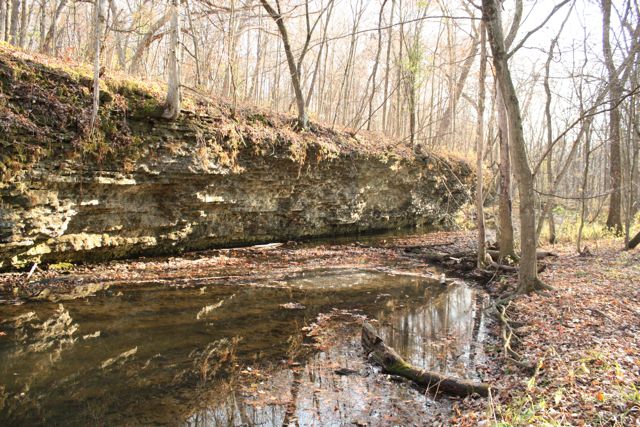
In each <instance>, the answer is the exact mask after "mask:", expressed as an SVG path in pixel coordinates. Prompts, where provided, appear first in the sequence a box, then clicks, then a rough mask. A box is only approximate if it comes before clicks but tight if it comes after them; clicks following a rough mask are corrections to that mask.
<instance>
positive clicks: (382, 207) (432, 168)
mask: <svg viewBox="0 0 640 427" xmlns="http://www.w3.org/2000/svg"><path fill="white" fill-rule="evenodd" d="M320 151H321V150H320V149H319V147H314V146H313V145H310V146H309V147H307V148H306V154H305V156H304V160H303V161H296V160H294V159H292V157H291V155H290V151H289V150H288V149H287V148H286V147H283V146H279V147H274V148H273V150H272V151H271V152H269V151H268V150H266V152H257V151H256V150H253V149H249V148H243V149H240V150H239V152H238V155H237V159H236V161H235V163H234V166H233V167H229V166H222V165H221V164H220V163H218V162H215V161H211V160H210V159H209V158H208V156H206V155H205V154H206V153H205V154H203V152H202V150H201V149H199V148H198V147H197V145H196V144H188V143H187V144H183V145H181V146H180V147H179V148H178V149H176V148H175V147H169V146H168V145H163V144H162V143H158V145H157V147H155V149H154V150H153V156H151V155H150V156H147V158H143V159H140V160H138V161H137V162H136V163H135V165H134V166H133V168H132V169H133V171H132V172H129V173H125V172H124V171H123V170H118V171H99V170H83V168H81V167H79V166H78V165H75V166H73V165H71V164H66V165H63V166H61V165H60V162H58V163H55V164H54V163H51V164H50V166H48V165H49V163H47V162H41V163H40V164H38V165H37V166H36V167H35V168H34V169H32V170H31V171H29V172H28V173H25V174H24V175H23V176H22V177H20V178H19V179H16V180H14V181H13V182H11V183H4V184H2V185H1V186H0V197H1V204H0V269H10V268H24V267H25V266H27V265H29V264H30V263H33V262H59V261H70V262H73V261H100V260H106V259H113V258H126V257H134V256H139V255H157V254H173V253H179V252H180V251H184V250H191V249H203V248H210V247H216V246H230V245H238V244H249V243H257V242H268V241H283V240H289V239H297V238H301V237H311V236H325V235H334V234H349V233H358V232H363V231H372V230H390V229H397V228H402V227H413V226H427V225H433V226H440V227H448V226H450V225H451V224H452V219H453V214H454V213H455V211H456V210H457V209H458V208H459V207H460V206H461V205H462V204H464V203H466V202H467V201H468V200H469V198H470V191H469V189H470V188H471V179H472V177H471V172H470V170H469V167H468V166H467V165H466V164H464V163H460V162H451V161H445V160H442V159H440V158H438V157H435V156H434V157H430V156H426V157H425V156H423V157H421V158H417V159H416V158H414V157H412V158H394V157H390V158H383V157H381V156H370V155H366V154H363V153H359V152H350V153H340V154H337V155H335V156H331V157H330V158H326V156H323V155H321V154H320Z"/></svg>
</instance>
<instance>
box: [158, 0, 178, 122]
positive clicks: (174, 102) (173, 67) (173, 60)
mask: <svg viewBox="0 0 640 427" xmlns="http://www.w3.org/2000/svg"><path fill="white" fill-rule="evenodd" d="M170 10H171V30H170V32H171V38H170V42H169V43H170V45H169V56H168V58H167V66H168V68H169V85H168V88H167V99H166V101H165V107H164V112H163V113H162V117H164V118H165V119H171V120H175V119H177V118H178V116H179V115H180V103H181V99H182V94H181V90H180V58H179V53H178V49H179V46H180V0H171V8H170Z"/></svg>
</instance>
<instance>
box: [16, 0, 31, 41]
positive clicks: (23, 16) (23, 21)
mask: <svg viewBox="0 0 640 427" xmlns="http://www.w3.org/2000/svg"><path fill="white" fill-rule="evenodd" d="M30 15H31V13H30V11H27V1H26V0H23V1H22V7H21V8H20V31H19V32H18V46H20V48H22V49H24V46H25V43H26V40H27V26H28V24H29V17H30Z"/></svg>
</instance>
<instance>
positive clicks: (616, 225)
mask: <svg viewBox="0 0 640 427" xmlns="http://www.w3.org/2000/svg"><path fill="white" fill-rule="evenodd" d="M610 31H611V0H602V46H603V53H604V62H605V65H606V66H607V71H608V73H609V81H610V84H611V88H610V91H609V100H610V102H611V107H613V106H614V104H615V103H617V102H619V100H620V98H622V85H621V82H620V79H619V78H618V74H617V72H616V67H615V65H614V63H613V54H612V52H611V42H610V40H609V33H610ZM609 149H610V150H611V151H610V163H609V178H610V180H611V187H610V188H611V197H610V198H609V214H608V216H607V227H608V228H610V229H611V230H613V231H614V232H615V233H616V234H620V233H621V232H622V192H621V190H620V187H621V184H622V169H621V167H622V165H621V158H620V110H619V108H618V107H615V108H611V111H609Z"/></svg>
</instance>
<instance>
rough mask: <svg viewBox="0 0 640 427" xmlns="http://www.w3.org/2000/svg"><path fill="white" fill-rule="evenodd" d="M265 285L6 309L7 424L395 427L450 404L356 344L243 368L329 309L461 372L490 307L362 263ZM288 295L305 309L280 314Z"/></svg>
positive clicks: (284, 347)
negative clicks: (370, 426) (368, 425)
mask: <svg viewBox="0 0 640 427" xmlns="http://www.w3.org/2000/svg"><path fill="white" fill-rule="evenodd" d="M264 284H265V285H270V287H250V286H236V285H233V286H208V287H206V288H201V289H180V290H177V289H175V288H172V287H171V286H166V287H158V286H149V287H143V286H142V287H135V288H131V289H126V288H125V289H121V291H122V293H120V291H114V292H113V295H111V296H107V295H105V296H100V297H95V298H90V299H87V300H77V301H67V302H65V303H64V306H58V305H55V304H47V303H43V304H38V305H31V306H29V307H28V308H25V307H6V309H5V308H3V320H0V322H1V323H0V330H1V331H2V332H5V333H6V336H1V337H0V360H2V362H3V363H2V365H1V366H0V424H1V425H37V424H38V425H39V424H47V425H49V424H51V425H55V424H66V425H88V424H90V425H143V424H168V425H176V424H182V423H185V422H186V424H187V425H194V426H195V425H197V426H201V425H283V423H284V424H289V423H291V424H296V423H297V424H299V425H331V424H334V425H340V424H343V423H358V422H360V421H361V420H369V421H371V420H378V421H379V423H383V424H385V423H391V424H394V423H396V421H394V420H397V423H402V420H403V419H405V420H406V419H408V418H403V417H409V416H410V415H411V414H415V413H421V414H423V415H424V414H428V413H429V411H431V410H443V408H445V407H446V405H443V404H438V405H434V406H433V407H434V408H436V409H426V408H427V404H429V403H430V401H429V399H428V398H426V397H424V396H421V395H420V393H418V392H416V391H415V390H412V389H411V388H410V387H407V386H406V385H398V384H395V383H393V382H390V381H388V380H387V379H386V378H384V377H383V376H381V375H378V374H374V373H372V372H371V371H370V367H369V366H368V365H367V364H366V363H365V362H364V359H363V357H362V354H361V353H360V346H359V342H358V341H357V340H356V341H353V342H351V341H350V342H342V343H337V342H336V343H334V344H335V345H334V346H331V347H330V348H328V349H327V350H326V351H324V352H321V353H319V354H316V355H314V356H313V357H311V358H310V359H308V360H307V361H306V363H305V364H304V366H300V367H294V368H293V369H289V368H276V369H271V370H269V371H268V372H269V373H270V377H269V378H267V377H265V376H263V377H255V378H254V377H250V378H249V379H250V381H249V389H248V390H247V389H246V388H243V387H244V386H245V385H246V384H244V385H242V386H241V384H240V383H239V382H238V381H239V370H241V369H244V368H246V367H247V366H252V365H253V366H256V365H257V366H263V367H264V366H266V365H269V364H270V365H274V366H279V365H280V363H281V361H282V360H283V359H287V358H288V357H290V356H291V352H292V351H294V347H295V346H298V347H300V346H301V344H300V342H299V340H298V341H296V340H297V339H298V338H299V337H300V335H299V331H300V328H301V326H303V325H304V324H305V323H307V322H309V321H311V320H313V319H315V318H316V316H317V314H318V313H320V312H327V311H329V310H331V309H332V308H339V309H342V308H348V309H360V310H362V311H363V312H364V313H366V314H367V315H369V316H373V317H376V318H378V319H381V332H382V334H383V336H384V337H385V338H386V339H387V340H388V341H389V344H390V345H393V346H394V347H396V348H397V349H398V351H400V352H401V353H402V354H403V355H404V356H406V357H407V358H408V359H410V360H411V361H412V362H413V363H414V364H416V365H419V366H424V367H435V368H438V369H441V370H446V371H448V372H452V373H460V372H461V370H462V368H464V367H468V366H469V365H470V364H471V362H472V361H473V358H474V357H475V353H476V352H477V351H476V349H475V344H474V343H475V342H476V341H477V337H478V335H479V334H481V333H482V329H483V327H481V322H482V319H481V317H480V313H481V311H480V310H479V309H478V304H479V302H480V301H479V300H477V297H476V296H477V294H476V293H475V292H474V291H473V290H471V289H470V288H468V287H466V286H464V285H459V286H453V287H449V288H443V287H441V286H440V285H438V284H435V283H434V282H433V281H431V280H429V279H425V278H423V277H412V276H404V275H398V276H393V275H389V274H384V273H379V272H372V271H358V270H348V271H344V270H343V271H340V272H339V273H338V274H336V272H335V271H333V272H327V271H308V272H305V273H304V274H298V275H296V276H295V277H291V278H289V279H288V280H287V281H286V282H283V283H278V284H271V283H264ZM291 302H295V303H299V304H301V305H303V306H304V307H305V308H304V310H286V309H284V308H283V306H284V305H285V304H287V303H291ZM209 307H213V308H209ZM291 337H295V338H291ZM345 339H346V338H345ZM349 339H352V338H349ZM296 351H297V350H296ZM337 368H350V369H353V370H355V371H357V374H354V375H347V376H339V375H336V374H335V373H334V370H335V369H337ZM256 375H257V374H256ZM245 377H246V376H245ZM245 379H246V378H245ZM251 381H255V385H256V387H253V388H251V384H252V383H251ZM380 396H383V397H384V398H381V397H380Z"/></svg>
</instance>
